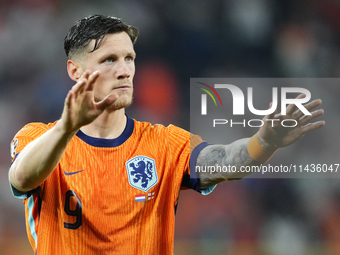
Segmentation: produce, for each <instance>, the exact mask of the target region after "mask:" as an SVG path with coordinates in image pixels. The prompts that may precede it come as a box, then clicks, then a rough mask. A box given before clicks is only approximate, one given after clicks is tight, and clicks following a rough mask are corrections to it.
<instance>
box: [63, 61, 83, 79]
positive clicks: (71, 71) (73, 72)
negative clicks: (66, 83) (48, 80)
mask: <svg viewBox="0 0 340 255" xmlns="http://www.w3.org/2000/svg"><path fill="white" fill-rule="evenodd" d="M67 72H68V76H70V78H71V79H72V80H74V81H78V80H79V78H80V77H81V75H82V74H83V72H84V71H83V69H82V68H81V66H80V65H79V64H78V63H77V62H75V61H73V60H68V61H67Z"/></svg>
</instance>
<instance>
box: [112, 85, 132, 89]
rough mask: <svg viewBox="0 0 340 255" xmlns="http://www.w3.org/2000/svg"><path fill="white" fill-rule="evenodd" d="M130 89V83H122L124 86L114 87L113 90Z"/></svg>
mask: <svg viewBox="0 0 340 255" xmlns="http://www.w3.org/2000/svg"><path fill="white" fill-rule="evenodd" d="M128 89H130V86H129V85H122V86H119V87H116V88H114V89H113V90H128Z"/></svg>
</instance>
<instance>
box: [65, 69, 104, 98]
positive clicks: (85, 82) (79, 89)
mask: <svg viewBox="0 0 340 255" xmlns="http://www.w3.org/2000/svg"><path fill="white" fill-rule="evenodd" d="M98 77H99V70H97V71H95V72H93V73H92V74H91V73H90V71H89V70H86V71H85V72H84V73H83V74H82V76H81V77H80V78H79V80H78V82H77V83H76V85H74V86H73V87H72V91H73V92H74V93H75V95H78V94H81V93H83V92H84V91H92V90H93V85H94V83H95V82H96V80H97V78H98Z"/></svg>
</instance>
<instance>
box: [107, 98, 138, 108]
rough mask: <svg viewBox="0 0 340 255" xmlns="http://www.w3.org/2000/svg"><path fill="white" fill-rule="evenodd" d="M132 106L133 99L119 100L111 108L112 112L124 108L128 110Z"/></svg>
mask: <svg viewBox="0 0 340 255" xmlns="http://www.w3.org/2000/svg"><path fill="white" fill-rule="evenodd" d="M131 104H132V98H130V99H118V100H117V101H116V102H114V104H113V105H111V106H110V107H109V109H110V110H111V111H117V110H120V109H123V108H127V107H129V106H130V105H131Z"/></svg>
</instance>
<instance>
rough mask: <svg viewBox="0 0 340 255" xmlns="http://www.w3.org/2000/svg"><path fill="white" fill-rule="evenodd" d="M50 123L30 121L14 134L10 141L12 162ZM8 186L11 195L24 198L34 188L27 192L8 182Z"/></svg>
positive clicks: (28, 195)
mask: <svg viewBox="0 0 340 255" xmlns="http://www.w3.org/2000/svg"><path fill="white" fill-rule="evenodd" d="M50 128H51V127H50V125H45V124H43V123H30V124H27V125H26V126H24V127H23V128H22V129H21V130H19V132H18V133H17V134H16V135H15V136H14V138H13V140H12V142H11V158H12V164H13V162H14V161H15V159H16V158H17V157H18V156H19V154H20V152H21V151H22V150H23V149H24V148H25V147H26V145H27V144H29V143H30V142H32V141H33V140H35V139H36V138H38V137H39V136H41V135H42V134H43V133H45V132H46V131H47V130H48V129H50ZM10 187H11V190H12V193H13V195H14V196H15V197H16V198H19V199H25V198H28V197H30V196H31V194H32V193H34V190H32V191H28V192H22V191H19V190H17V189H16V188H14V187H13V186H12V184H11V183H10Z"/></svg>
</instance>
